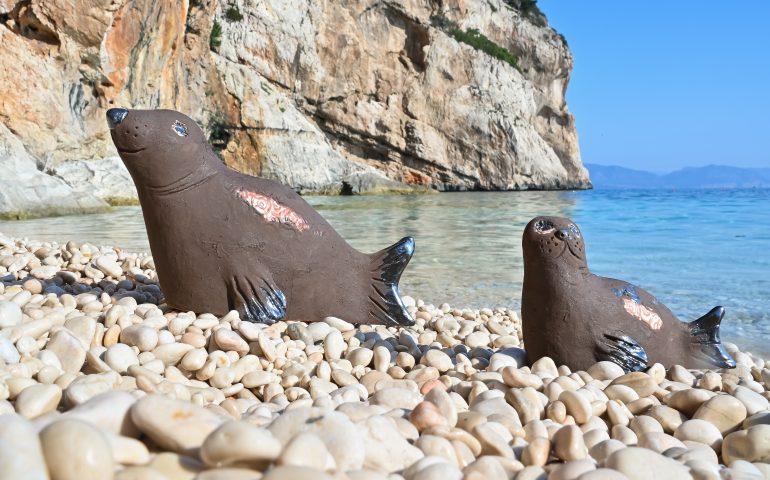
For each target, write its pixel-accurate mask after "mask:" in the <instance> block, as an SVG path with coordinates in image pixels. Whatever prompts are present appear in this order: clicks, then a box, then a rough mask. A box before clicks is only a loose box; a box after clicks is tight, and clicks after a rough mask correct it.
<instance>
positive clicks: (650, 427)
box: [629, 415, 663, 435]
mask: <svg viewBox="0 0 770 480" xmlns="http://www.w3.org/2000/svg"><path fill="white" fill-rule="evenodd" d="M629 427H630V428H631V430H633V431H634V433H636V434H637V435H641V434H643V433H648V432H659V433H663V427H662V426H661V425H660V423H658V421H657V420H655V419H654V418H652V417H649V416H647V415H640V416H638V417H634V418H633V419H632V420H631V423H630V424H629Z"/></svg>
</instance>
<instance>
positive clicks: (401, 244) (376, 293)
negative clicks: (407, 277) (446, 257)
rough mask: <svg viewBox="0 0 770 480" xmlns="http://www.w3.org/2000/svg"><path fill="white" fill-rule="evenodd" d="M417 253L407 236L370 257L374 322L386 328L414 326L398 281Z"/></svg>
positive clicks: (371, 312)
mask: <svg viewBox="0 0 770 480" xmlns="http://www.w3.org/2000/svg"><path fill="white" fill-rule="evenodd" d="M413 253H414V239H413V238H412V237H405V238H402V239H401V240H399V241H398V242H397V243H396V244H394V245H392V246H390V247H388V248H386V249H384V250H380V251H379V252H377V253H374V254H372V255H370V259H371V260H370V263H369V265H370V270H371V273H372V275H371V283H370V288H369V317H370V318H372V323H379V324H384V325H402V326H409V325H414V320H413V319H412V317H411V315H409V312H408V311H407V310H406V307H405V306H404V302H402V301H401V295H400V294H399V292H398V281H399V279H401V273H402V272H403V271H404V269H405V268H406V265H407V264H408V263H409V260H411V259H412V254H413Z"/></svg>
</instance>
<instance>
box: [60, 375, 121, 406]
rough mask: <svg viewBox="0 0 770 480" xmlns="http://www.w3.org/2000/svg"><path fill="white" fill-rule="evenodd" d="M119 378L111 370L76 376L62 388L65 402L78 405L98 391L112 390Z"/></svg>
mask: <svg viewBox="0 0 770 480" xmlns="http://www.w3.org/2000/svg"><path fill="white" fill-rule="evenodd" d="M108 374H112V375H108ZM119 380H120V376H119V375H118V374H117V373H116V372H113V371H109V372H105V373H101V374H92V375H84V376H79V377H76V378H75V379H73V380H72V382H70V384H69V385H68V386H67V388H65V389H64V400H65V403H66V404H67V405H70V406H75V405H80V404H81V403H83V402H86V401H88V400H89V399H90V398H93V397H94V396H96V395H99V394H100V393H104V392H108V391H110V390H112V388H113V387H114V386H115V385H116V383H117V382H118V381H119ZM57 382H58V380H57Z"/></svg>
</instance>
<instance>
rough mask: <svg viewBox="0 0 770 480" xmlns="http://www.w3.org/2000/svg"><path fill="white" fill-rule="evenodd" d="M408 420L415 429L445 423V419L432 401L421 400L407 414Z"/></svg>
mask: <svg viewBox="0 0 770 480" xmlns="http://www.w3.org/2000/svg"><path fill="white" fill-rule="evenodd" d="M409 421H410V422H412V425H414V426H415V427H416V428H417V431H419V432H422V431H423V430H425V429H427V428H430V427H435V426H438V425H444V426H446V425H447V420H446V419H445V418H444V416H443V415H442V414H441V412H440V411H439V409H438V407H436V406H435V405H434V404H433V403H431V402H427V401H423V402H420V403H418V404H417V406H415V407H414V409H412V412H411V413H410V414H409Z"/></svg>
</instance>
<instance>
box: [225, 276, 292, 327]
mask: <svg viewBox="0 0 770 480" xmlns="http://www.w3.org/2000/svg"><path fill="white" fill-rule="evenodd" d="M227 295H228V302H229V304H230V308H233V309H235V310H238V313H240V315H241V319H243V320H246V321H249V322H256V323H267V324H271V323H275V322H277V321H278V320H281V319H282V318H283V317H284V316H286V297H285V296H284V294H283V292H281V290H280V289H278V287H276V286H275V285H273V283H272V282H269V281H267V280H264V279H259V280H257V281H252V280H251V279H250V278H249V277H245V276H236V277H233V278H231V279H230V282H229V283H228V288H227Z"/></svg>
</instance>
